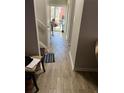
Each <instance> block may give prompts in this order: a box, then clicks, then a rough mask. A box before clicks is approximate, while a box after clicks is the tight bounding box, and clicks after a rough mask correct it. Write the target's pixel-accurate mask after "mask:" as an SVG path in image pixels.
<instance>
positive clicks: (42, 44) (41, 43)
mask: <svg viewBox="0 0 124 93" xmlns="http://www.w3.org/2000/svg"><path fill="white" fill-rule="evenodd" d="M39 43H40V47H44V48H46V49H47V46H46V45H45V44H44V43H43V42H41V41H39Z"/></svg>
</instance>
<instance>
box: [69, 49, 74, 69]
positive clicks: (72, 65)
mask: <svg viewBox="0 0 124 93" xmlns="http://www.w3.org/2000/svg"><path fill="white" fill-rule="evenodd" d="M69 58H70V61H71V67H72V70H74V64H73V63H74V62H73V60H72V56H71V52H70V51H69Z"/></svg>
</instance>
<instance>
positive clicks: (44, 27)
mask: <svg viewBox="0 0 124 93" xmlns="http://www.w3.org/2000/svg"><path fill="white" fill-rule="evenodd" d="M34 5H35V16H36V22H37V30H38V35H39V43H40V45H41V47H43V46H42V44H41V42H42V43H43V44H44V45H45V46H46V47H47V46H48V20H47V19H48V14H47V13H48V12H47V11H48V10H47V6H48V5H47V0H34Z"/></svg>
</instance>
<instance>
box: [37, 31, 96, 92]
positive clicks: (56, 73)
mask: <svg viewBox="0 0 124 93" xmlns="http://www.w3.org/2000/svg"><path fill="white" fill-rule="evenodd" d="M50 51H52V52H54V53H55V60H56V62H55V63H47V64H46V66H45V67H46V72H45V73H42V74H41V75H40V76H39V78H38V79H37V83H38V87H39V89H40V90H39V92H38V93H97V88H98V75H97V73H93V72H92V73H91V72H75V71H73V70H72V68H71V63H70V60H69V54H68V46H67V41H66V40H65V39H64V38H63V35H62V34H61V32H55V33H54V36H52V38H51V49H50Z"/></svg>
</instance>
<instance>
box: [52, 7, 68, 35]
mask: <svg viewBox="0 0 124 93" xmlns="http://www.w3.org/2000/svg"><path fill="white" fill-rule="evenodd" d="M66 14H67V13H66V7H65V6H50V27H51V34H52V36H54V34H56V33H59V34H60V35H61V36H62V35H63V37H66V23H67V22H66V18H67V17H66ZM53 20H54V23H55V25H54V26H53V25H52V24H51V23H53ZM52 26H53V28H52Z"/></svg>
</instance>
